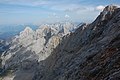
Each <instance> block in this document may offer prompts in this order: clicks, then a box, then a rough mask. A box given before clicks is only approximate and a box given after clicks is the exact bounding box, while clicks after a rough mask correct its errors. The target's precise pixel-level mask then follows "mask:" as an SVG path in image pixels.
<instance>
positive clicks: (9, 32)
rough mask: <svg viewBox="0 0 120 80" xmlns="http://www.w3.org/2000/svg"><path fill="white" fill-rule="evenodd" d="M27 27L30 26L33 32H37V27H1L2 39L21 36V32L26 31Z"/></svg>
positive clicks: (0, 37)
mask: <svg viewBox="0 0 120 80" xmlns="http://www.w3.org/2000/svg"><path fill="white" fill-rule="evenodd" d="M25 26H30V27H31V28H32V29H33V30H36V29H37V28H38V26H36V25H0V39H8V38H11V37H14V36H15V35H17V34H19V33H20V31H22V30H24V29H25Z"/></svg>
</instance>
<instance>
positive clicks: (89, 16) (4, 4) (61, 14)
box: [0, 0, 120, 24]
mask: <svg viewBox="0 0 120 80" xmlns="http://www.w3.org/2000/svg"><path fill="white" fill-rule="evenodd" d="M110 4H115V5H120V0H0V24H41V23H54V22H62V21H72V22H92V21H93V20H94V19H95V18H96V17H97V16H98V15H99V13H100V12H101V11H102V10H103V8H104V7H105V6H107V5H110Z"/></svg>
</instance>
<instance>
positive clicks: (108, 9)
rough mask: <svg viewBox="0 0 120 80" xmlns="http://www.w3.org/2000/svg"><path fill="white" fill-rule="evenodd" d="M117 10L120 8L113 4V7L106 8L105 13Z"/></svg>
mask: <svg viewBox="0 0 120 80" xmlns="http://www.w3.org/2000/svg"><path fill="white" fill-rule="evenodd" d="M117 8H118V6H117V5H113V4H111V5H108V6H106V7H105V8H104V10H103V11H114V10H115V9H117Z"/></svg>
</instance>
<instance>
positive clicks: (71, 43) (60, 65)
mask: <svg viewBox="0 0 120 80" xmlns="http://www.w3.org/2000/svg"><path fill="white" fill-rule="evenodd" d="M119 44H120V8H118V7H116V6H113V5H109V6H107V7H106V8H105V9H104V10H103V12H101V13H100V15H99V16H98V17H97V19H96V20H95V21H94V22H93V23H91V24H83V25H82V26H80V27H79V28H78V29H77V30H76V31H75V32H74V33H71V34H70V35H68V36H65V37H64V38H63V39H62V41H61V43H60V44H59V45H58V46H57V48H56V49H55V50H54V51H53V52H52V54H51V55H50V56H49V57H48V58H47V59H46V60H44V61H42V62H40V63H39V66H38V69H37V71H36V75H35V76H34V78H33V79H34V80H119V79H120V62H119V61H120V54H119V53H120V45H119ZM43 63H44V64H43Z"/></svg>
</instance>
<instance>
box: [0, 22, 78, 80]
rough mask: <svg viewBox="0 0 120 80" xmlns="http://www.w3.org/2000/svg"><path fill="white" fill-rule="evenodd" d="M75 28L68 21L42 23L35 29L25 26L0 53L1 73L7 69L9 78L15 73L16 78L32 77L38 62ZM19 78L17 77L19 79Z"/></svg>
mask: <svg viewBox="0 0 120 80" xmlns="http://www.w3.org/2000/svg"><path fill="white" fill-rule="evenodd" d="M76 28H77V27H76V26H75V25H74V24H72V23H69V22H66V23H56V24H51V25H48V24H44V25H41V26H40V28H39V29H37V30H36V31H34V30H32V29H31V28H30V27H26V28H25V29H24V31H22V32H20V34H19V35H17V36H15V38H14V39H12V40H11V41H10V42H9V43H8V45H10V47H9V49H8V50H6V51H5V52H4V53H3V54H2V56H1V58H2V67H3V70H2V72H1V74H3V73H7V71H9V72H11V73H10V74H11V75H9V76H11V77H9V78H11V79H13V78H14V75H17V76H16V77H15V78H17V80H18V78H19V77H21V78H25V76H26V78H25V79H24V80H26V79H28V80H30V79H32V77H33V75H34V72H35V70H36V67H37V65H38V62H39V61H41V60H44V59H46V58H47V57H48V56H49V55H50V54H51V52H52V51H53V50H54V49H55V48H56V46H57V45H58V44H59V43H60V42H61V40H62V38H63V36H65V35H67V34H68V35H69V33H71V32H74V30H75V29H76ZM7 78H8V77H7ZM9 78H8V79H9ZM21 78H19V79H20V80H21ZM5 80H6V78H5Z"/></svg>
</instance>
